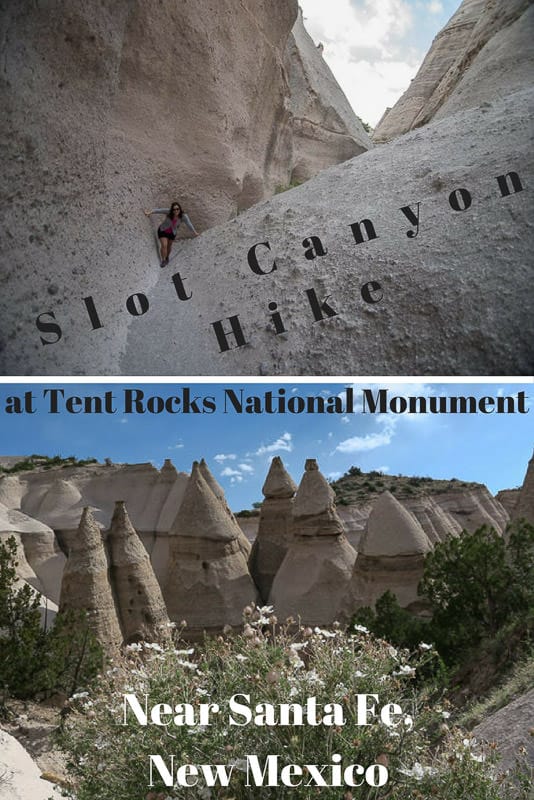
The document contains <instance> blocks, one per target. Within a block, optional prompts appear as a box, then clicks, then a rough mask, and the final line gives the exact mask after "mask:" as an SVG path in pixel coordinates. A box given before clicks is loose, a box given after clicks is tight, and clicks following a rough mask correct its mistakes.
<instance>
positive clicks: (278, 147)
mask: <svg viewBox="0 0 534 800" xmlns="http://www.w3.org/2000/svg"><path fill="white" fill-rule="evenodd" d="M296 17H297V2H296V0H279V2H277V3H276V4H273V3H271V2H267V0H220V2H218V3H216V4H213V3H210V2H209V0H199V2H195V3H179V4H177V3H176V2H174V0H162V1H161V2H159V3H158V4H157V5H156V6H155V5H154V3H152V2H149V0H134V2H130V1H129V0H117V2H114V3H113V4H106V5H103V4H101V3H98V2H97V0H89V1H88V2H85V3H82V2H81V0H74V2H72V1H71V0H69V1H68V2H67V0H59V1H58V2H56V3H54V4H53V5H51V6H49V5H46V6H44V7H41V6H39V5H38V4H36V3H33V2H30V0H24V1H23V2H19V0H16V1H15V0H7V1H6V2H5V3H3V4H2V12H1V17H0V26H1V35H2V43H3V58H4V60H3V71H2V85H1V87H0V88H1V90H2V112H3V136H2V142H1V150H0V153H1V157H2V163H3V164H4V167H5V168H4V170H3V178H4V180H3V191H2V195H1V199H2V206H3V207H4V208H5V210H6V215H5V219H4V224H3V227H2V231H1V238H2V240H3V241H4V242H6V244H7V245H10V247H9V250H10V252H9V257H8V258H6V259H5V261H4V263H3V264H2V267H3V268H5V274H4V276H3V277H4V280H5V283H4V284H3V292H2V296H3V298H6V297H9V298H10V301H9V303H5V302H3V303H2V304H1V307H0V311H1V317H2V323H3V325H2V344H3V345H5V344H7V342H8V341H9V339H10V338H11V337H12V336H14V335H16V336H17V337H21V338H19V344H20V345H21V346H22V349H23V351H24V353H25V354H26V357H28V358H30V357H31V358H30V361H28V362H27V363H26V364H25V366H24V367H23V369H24V370H27V369H28V370H32V366H31V363H30V362H31V360H32V359H33V358H35V357H37V358H39V356H42V355H43V354H44V351H41V344H40V341H39V338H38V337H37V338H35V337H34V336H32V337H31V338H30V339H29V340H27V341H25V342H24V344H23V340H24V339H25V333H26V330H27V327H28V325H29V326H30V327H32V326H33V323H34V319H35V316H36V313H38V312H39V311H46V310H47V308H46V306H49V305H50V304H52V305H53V306H59V307H61V304H63V309H64V310H66V309H67V308H68V310H67V317H68V326H69V327H70V326H71V325H72V326H74V327H75V328H76V329H77V331H78V333H77V337H78V346H79V347H81V350H79V351H78V353H77V354H76V355H75V356H74V357H73V360H72V363H71V365H70V366H69V367H68V368H66V365H65V363H64V360H63V357H64V355H65V352H64V351H63V352H60V351H58V350H55V349H54V348H51V349H50V348H46V350H48V352H47V354H46V358H47V360H49V367H50V369H51V370H52V371H53V372H54V374H66V373H67V372H72V373H75V374H79V373H80V371H81V372H84V373H86V374H89V372H91V374H97V373H104V372H106V371H107V370H108V369H112V371H113V369H116V367H111V362H110V360H109V356H110V354H111V352H112V351H114V354H113V356H112V358H113V360H114V361H115V365H116V364H117V363H118V362H117V358H118V354H119V352H120V350H121V349H122V347H123V346H124V339H125V334H126V330H127V328H126V326H125V325H124V322H125V319H123V317H124V300H125V298H126V297H127V296H128V295H129V294H131V293H133V292H136V291H139V289H140V288H141V286H142V285H143V284H145V288H148V287H147V286H146V281H147V277H148V283H149V285H150V284H151V283H154V281H155V280H156V275H157V272H156V270H157V269H158V266H157V265H158V261H157V260H156V253H155V243H154V229H153V228H152V226H151V223H150V222H149V221H148V220H147V219H146V218H145V217H144V215H143V213H142V209H143V208H146V207H162V206H167V205H170V202H171V200H172V199H173V198H174V197H176V196H178V198H179V199H180V200H181V201H182V202H183V203H184V206H185V207H186V209H187V211H188V212H189V213H190V215H191V218H192V220H193V222H194V224H195V226H196V227H197V229H198V230H200V231H203V230H206V228H208V227H211V226H213V225H214V224H217V223H220V222H222V221H225V220H228V219H229V218H230V217H231V216H233V215H235V214H237V213H239V212H240V211H242V210H243V209H245V208H248V207H249V206H250V205H252V204H253V203H255V202H258V201H260V200H262V199H264V198H265V197H267V196H270V195H271V194H272V192H273V190H274V188H275V187H276V186H277V185H285V186H287V185H288V184H289V182H290V179H291V175H292V172H293V117H292V112H291V102H292V101H291V98H290V87H289V79H288V74H287V71H286V70H287V64H288V56H287V54H286V45H287V43H288V37H289V35H290V32H291V28H292V26H293V24H294V22H295V20H296ZM296 52H297V54H298V48H297V51H296ZM316 60H317V61H318V62H319V61H321V59H320V56H319V54H317V59H316ZM306 66H307V68H308V69H309V68H310V63H308V62H307V63H306ZM314 86H315V84H314ZM329 88H330V87H329ZM43 99H44V100H43ZM327 103H328V101H327V100H325V105H326V104H327ZM295 104H296V107H297V108H299V110H300V102H299V100H298V99H296V100H295ZM321 105H322V104H321V102H320V100H319V101H318V103H317V106H318V107H320V106H321ZM334 105H335V106H336V108H337V105H338V104H337V102H336V103H335V104H334ZM29 108H31V114H29V113H28V109H29ZM348 124H350V125H351V131H352V129H353V128H354V126H357V121H356V119H355V118H353V119H352V120H349V121H348ZM351 131H349V133H348V137H346V138H347V148H346V150H343V149H342V148H340V146H339V139H341V138H342V137H341V136H337V137H334V136H333V135H332V136H330V139H331V140H332V141H331V143H330V145H329V144H328V142H327V141H326V140H327V139H328V131H327V130H326V129H325V130H323V128H322V127H321V126H317V127H316V128H315V129H314V136H312V137H310V140H309V143H310V148H311V152H312V159H311V160H312V161H313V164H314V166H315V167H316V168H319V167H320V166H326V165H328V164H331V163H332V161H333V160H335V159H336V158H337V157H338V156H343V155H344V152H348V153H349V155H352V154H353V152H355V150H354V149H353V150H352V151H350V147H349V146H348V141H350V140H351ZM360 138H361V137H360ZM297 141H298V147H297V148H296V149H297V156H298V159H299V162H300V161H302V159H303V149H304V141H303V137H302V131H301V130H300V128H299V130H298V132H297ZM332 151H333V154H334V155H332ZM349 151H350V152H349ZM356 152H359V150H356ZM321 159H322V161H321ZM309 167H310V162H308V169H309ZM22 232H23V234H22ZM15 243H16V247H15ZM147 268H148V269H147ZM3 271H4V270H3ZM150 273H151V274H150ZM140 285H141V286H140ZM98 286H105V287H106V290H105V292H104V296H105V301H104V305H105V309H101V312H100V313H101V314H102V322H103V324H104V326H105V327H104V330H103V331H101V333H103V334H104V335H103V337H100V339H101V341H102V339H105V340H106V353H104V352H102V353H100V355H98V348H97V351H95V350H94V341H93V340H91V341H89V339H91V337H86V336H85V335H80V331H81V330H83V328H84V326H85V323H86V319H87V317H86V316H85V311H84V308H83V306H80V302H79V301H80V300H81V299H82V298H83V297H86V296H88V295H90V294H91V293H92V292H93V291H94V290H96V288H97V287H98ZM43 304H44V307H43ZM117 307H119V308H121V309H122V313H121V315H120V317H121V318H120V319H119V318H117V316H116V310H117ZM84 316H85V320H84ZM84 341H85V346H83V345H82V343H83V342H84ZM70 343H71V346H72V339H71V340H70ZM35 347H37V349H38V353H34V352H33V351H34V348H35ZM16 349H18V348H16ZM61 349H62V348H61ZM82 350H83V352H82ZM91 353H93V355H91ZM73 355H74V354H73ZM94 356H96V359H95V357H94ZM60 365H62V366H63V367H64V368H63V369H59V366H60ZM80 365H83V366H80ZM35 366H36V364H35ZM2 369H4V367H3V366H2ZM19 369H20V367H19ZM40 371H41V372H42V369H41V370H40ZM5 372H6V373H8V374H9V373H13V374H14V372H15V370H14V369H13V368H12V362H11V361H10V358H9V356H8V357H7V361H6V363H5Z"/></svg>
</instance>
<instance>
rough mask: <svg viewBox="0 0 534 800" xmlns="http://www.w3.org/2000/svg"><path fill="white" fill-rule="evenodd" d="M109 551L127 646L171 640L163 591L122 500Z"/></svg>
mask: <svg viewBox="0 0 534 800" xmlns="http://www.w3.org/2000/svg"><path fill="white" fill-rule="evenodd" d="M108 550H109V554H110V566H111V569H110V582H111V587H112V590H113V594H114V597H115V602H116V605H117V611H118V616H119V622H120V625H121V630H122V638H123V641H124V643H125V644H130V643H131V642H139V641H144V642H158V641H161V640H162V639H168V638H169V626H168V623H169V617H168V616H167V611H166V608H165V603H164V602H163V596H162V594H161V589H160V587H159V584H158V582H157V580H156V576H155V575H154V570H153V569H152V566H151V564H150V558H149V556H148V553H147V551H146V549H145V547H144V545H143V544H142V542H141V540H140V538H139V536H138V535H137V532H136V530H135V528H134V527H133V525H132V523H131V522H130V518H129V517H128V512H127V510H126V506H125V504H124V502H123V501H121V500H119V501H117V503H116V504H115V511H114V513H113V518H112V520H111V528H110V531H109V536H108Z"/></svg>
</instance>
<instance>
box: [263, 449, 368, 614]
mask: <svg viewBox="0 0 534 800" xmlns="http://www.w3.org/2000/svg"><path fill="white" fill-rule="evenodd" d="M292 532H293V538H292V540H291V543H290V545H289V549H288V551H287V553H286V556H285V558H284V560H283V562H282V564H281V566H280V569H279V570H278V572H277V574H276V576H275V579H274V581H273V585H272V589H271V594H270V597H269V602H270V603H271V604H272V605H274V608H275V612H276V614H277V616H278V618H279V619H285V618H287V617H289V616H292V617H294V618H295V619H297V618H300V619H301V620H302V622H303V623H305V624H309V625H328V624H329V623H331V622H333V621H334V619H335V618H336V614H337V612H338V610H339V607H340V603H341V600H342V598H343V596H344V594H345V592H346V590H347V587H348V584H349V582H350V578H351V574H352V568H353V565H354V560H355V559H356V551H355V550H354V548H352V547H351V546H350V544H349V543H348V542H347V540H346V538H345V535H344V531H343V525H342V522H341V520H340V519H339V517H338V515H337V513H336V510H335V501H334V492H333V490H332V488H331V487H330V486H329V485H328V483H327V481H326V479H325V478H324V477H323V475H322V474H321V473H320V472H319V468H318V466H317V462H316V461H315V459H312V458H310V459H308V460H307V461H306V465H305V472H304V475H303V477H302V480H301V482H300V484H299V488H298V491H297V494H296V496H295V500H294V503H293V524H292Z"/></svg>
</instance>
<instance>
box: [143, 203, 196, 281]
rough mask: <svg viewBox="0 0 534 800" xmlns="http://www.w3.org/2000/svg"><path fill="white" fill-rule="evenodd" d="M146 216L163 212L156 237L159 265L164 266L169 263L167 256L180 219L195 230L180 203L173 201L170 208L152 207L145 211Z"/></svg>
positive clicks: (194, 231)
mask: <svg viewBox="0 0 534 800" xmlns="http://www.w3.org/2000/svg"><path fill="white" fill-rule="evenodd" d="M145 214H146V215H147V217H149V216H150V215H151V214H165V215H166V216H165V219H164V220H163V222H162V223H161V225H160V226H159V228H158V239H159V244H160V248H161V264H160V266H161V267H166V266H167V264H168V263H169V256H170V254H171V248H172V243H173V242H174V240H175V239H176V231H177V230H178V228H179V227H180V225H181V223H182V221H183V222H185V224H186V225H187V227H188V228H189V230H190V231H191V232H192V233H193V234H194V235H195V236H198V235H199V234H198V233H197V232H196V230H195V228H194V226H193V223H192V222H191V220H190V219H189V217H188V216H187V214H186V213H185V211H183V210H182V206H181V205H180V203H173V204H172V205H171V207H170V210H169V211H167V209H166V208H154V209H153V210H152V211H145Z"/></svg>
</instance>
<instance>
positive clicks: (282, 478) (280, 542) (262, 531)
mask: <svg viewBox="0 0 534 800" xmlns="http://www.w3.org/2000/svg"><path fill="white" fill-rule="evenodd" d="M296 491H297V485H296V483H295V482H294V480H293V478H292V477H291V475H290V474H289V473H288V472H287V470H286V468H285V467H284V465H283V463H282V459H281V458H280V456H275V457H274V458H273V460H272V461H271V466H270V468H269V472H268V473H267V477H266V479H265V483H264V484H263V488H262V492H263V495H264V497H265V500H264V501H263V503H262V506H261V510H260V517H259V522H258V532H257V535H256V539H255V540H254V544H253V546H252V552H251V554H250V560H249V569H250V574H251V575H252V577H253V578H254V582H255V584H256V586H257V587H258V589H259V591H260V595H261V597H262V599H263V601H264V602H267V600H268V598H269V593H270V591H271V586H272V584H273V580H274V576H275V575H276V573H277V572H278V569H279V567H280V565H281V563H282V561H283V560H284V558H285V555H286V553H287V551H288V548H289V545H290V543H291V539H292V538H293V532H292V509H293V496H294V494H295V492H296Z"/></svg>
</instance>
